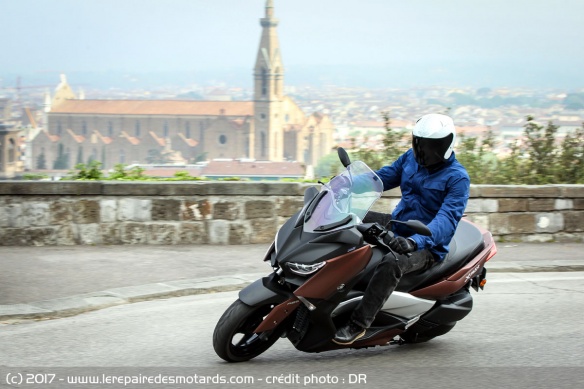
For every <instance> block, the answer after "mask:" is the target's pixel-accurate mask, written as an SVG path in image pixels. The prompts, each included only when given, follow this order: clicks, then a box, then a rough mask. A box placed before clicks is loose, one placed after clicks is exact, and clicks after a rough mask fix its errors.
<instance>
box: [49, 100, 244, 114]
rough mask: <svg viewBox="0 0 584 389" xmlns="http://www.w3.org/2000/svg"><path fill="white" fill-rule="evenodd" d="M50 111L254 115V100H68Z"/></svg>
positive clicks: (71, 112) (72, 112) (73, 112)
mask: <svg viewBox="0 0 584 389" xmlns="http://www.w3.org/2000/svg"><path fill="white" fill-rule="evenodd" d="M51 113H70V114H92V115H193V116H201V115H203V116H206V115H225V116H252V115H253V101H187V100H66V101H64V102H62V103H61V104H59V105H58V106H56V107H54V108H53V109H52V110H51Z"/></svg>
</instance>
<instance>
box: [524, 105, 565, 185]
mask: <svg viewBox="0 0 584 389" xmlns="http://www.w3.org/2000/svg"><path fill="white" fill-rule="evenodd" d="M524 128H525V138H526V147H527V152H528V153H529V154H528V155H529V160H528V162H527V166H528V169H527V175H526V176H525V181H526V182H525V183H526V184H533V185H538V184H551V183H553V182H554V181H555V177H554V175H555V172H556V171H557V170H558V164H557V162H558V152H559V150H558V149H557V148H556V146H555V140H556V133H557V132H558V126H555V125H553V124H552V123H551V122H550V123H548V125H547V126H546V127H543V126H542V125H540V124H537V123H536V122H535V121H534V119H533V117H531V116H528V117H527V123H526V124H525V126H524Z"/></svg>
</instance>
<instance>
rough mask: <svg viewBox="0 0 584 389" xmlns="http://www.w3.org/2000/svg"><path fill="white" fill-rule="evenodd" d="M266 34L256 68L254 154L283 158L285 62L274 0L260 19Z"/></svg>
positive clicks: (270, 1) (279, 159)
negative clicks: (281, 53) (283, 61)
mask: <svg viewBox="0 0 584 389" xmlns="http://www.w3.org/2000/svg"><path fill="white" fill-rule="evenodd" d="M260 25H261V26H262V35H261V38H260V47H259V49H258V53H257V56H256V63H255V67H254V72H253V73H254V112H255V113H254V116H255V120H256V121H255V125H254V132H255V133H254V135H253V138H254V139H255V147H254V153H253V154H254V157H255V158H257V159H260V160H261V159H264V160H270V161H281V160H282V159H283V155H284V149H283V142H284V134H283V121H282V117H283V116H284V115H283V113H282V104H283V100H284V65H283V63H282V57H281V55H280V43H279V41H278V32H277V26H278V19H276V17H275V16H274V0H266V7H265V15H264V17H263V18H261V19H260Z"/></svg>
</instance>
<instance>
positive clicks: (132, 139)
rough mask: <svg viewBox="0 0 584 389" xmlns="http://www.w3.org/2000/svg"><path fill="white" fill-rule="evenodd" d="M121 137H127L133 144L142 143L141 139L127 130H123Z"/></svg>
mask: <svg viewBox="0 0 584 389" xmlns="http://www.w3.org/2000/svg"><path fill="white" fill-rule="evenodd" d="M120 138H124V139H127V140H128V141H129V142H130V143H131V144H133V145H138V144H140V139H138V138H135V137H133V136H130V135H128V133H127V132H126V131H122V134H121V135H120Z"/></svg>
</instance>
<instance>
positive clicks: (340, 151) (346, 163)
mask: <svg viewBox="0 0 584 389" xmlns="http://www.w3.org/2000/svg"><path fill="white" fill-rule="evenodd" d="M337 153H338V154H339V159H340V160H341V163H342V164H343V166H344V167H347V166H349V165H350V164H351V158H349V154H347V152H346V151H345V149H344V148H342V147H339V148H338V149H337Z"/></svg>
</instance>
